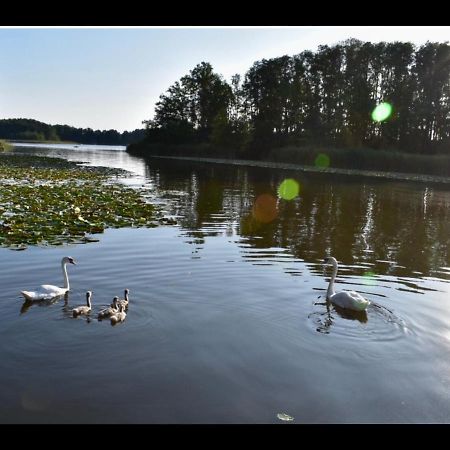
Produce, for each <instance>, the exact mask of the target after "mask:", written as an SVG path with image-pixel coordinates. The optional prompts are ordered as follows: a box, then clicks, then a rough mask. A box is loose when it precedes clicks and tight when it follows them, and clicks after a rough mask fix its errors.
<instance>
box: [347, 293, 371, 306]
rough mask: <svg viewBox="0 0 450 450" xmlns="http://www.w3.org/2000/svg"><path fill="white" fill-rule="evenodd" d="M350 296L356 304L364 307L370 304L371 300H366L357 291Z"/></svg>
mask: <svg viewBox="0 0 450 450" xmlns="http://www.w3.org/2000/svg"><path fill="white" fill-rule="evenodd" d="M349 294H350V295H351V296H352V298H353V300H354V301H355V302H358V303H361V304H363V305H367V304H370V302H369V300H366V299H365V298H364V297H363V296H362V295H361V294H359V293H358V292H355V291H350V292H349Z"/></svg>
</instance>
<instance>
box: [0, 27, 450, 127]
mask: <svg viewBox="0 0 450 450" xmlns="http://www.w3.org/2000/svg"><path fill="white" fill-rule="evenodd" d="M348 38H356V39H360V40H362V41H370V42H380V41H386V42H389V41H409V42H413V43H414V44H416V45H422V44H424V43H425V42H427V41H432V42H446V41H450V26H434V27H427V26H422V27H417V26H415V27H412V26H402V27H399V26H379V27H373V26H370V27H369V26H365V27H362V26H359V27H357V26H353V27H343V26H341V27H334V26H323V27H317V26H314V27H305V26H302V27H287V26H285V27H92V28H88V27H66V28H62V27H52V28H49V27H47V28H45V27H21V28H19V27H0V119H7V118H18V117H23V118H29V119H35V120H39V121H42V122H46V123H50V124H66V125H71V126H74V127H80V128H93V129H100V130H106V129H116V130H118V131H120V132H123V131H124V130H128V131H131V130H134V129H136V128H143V125H142V121H143V120H148V119H151V118H152V117H153V114H154V106H155V103H156V102H157V101H158V98H159V96H160V95H161V94H163V93H164V92H165V91H166V90H167V88H168V87H169V86H170V85H172V84H173V83H174V82H175V81H177V80H179V79H180V78H181V77H182V76H184V75H186V74H188V73H189V71H190V70H192V69H193V68H194V67H195V66H196V65H197V64H199V63H200V62H202V61H205V62H209V63H211V64H212V66H213V69H214V71H215V72H216V73H219V74H221V75H222V76H223V77H224V78H225V79H226V80H227V81H230V80H231V76H232V75H234V74H236V73H239V74H240V75H242V76H243V75H244V74H245V72H246V71H247V70H248V69H249V68H250V67H251V65H252V64H253V63H254V62H255V61H258V60H261V59H263V58H266V59H267V58H274V57H278V56H283V55H290V56H292V55H295V54H298V53H300V52H302V51H304V50H312V51H315V50H317V47H318V46H319V45H324V44H327V45H333V44H336V43H337V42H339V41H342V40H345V39H348Z"/></svg>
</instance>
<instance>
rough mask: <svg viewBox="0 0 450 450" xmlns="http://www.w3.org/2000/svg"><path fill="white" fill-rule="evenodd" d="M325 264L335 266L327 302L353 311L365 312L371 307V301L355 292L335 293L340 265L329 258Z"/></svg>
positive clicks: (325, 260) (334, 259)
mask: <svg viewBox="0 0 450 450" xmlns="http://www.w3.org/2000/svg"><path fill="white" fill-rule="evenodd" d="M323 262H324V264H327V263H328V264H332V265H333V274H332V275H331V280H330V284H329V285H328V290H327V300H330V302H331V303H334V304H335V305H338V306H340V307H341V308H347V309H352V310H354V311H364V310H365V309H366V308H367V307H368V306H369V305H370V302H369V300H366V299H365V298H364V297H363V296H362V295H361V294H358V293H357V292H355V291H342V292H335V290H334V279H335V278H336V274H337V270H338V263H337V261H336V258H333V257H332V256H329V257H328V258H325V259H324V260H323Z"/></svg>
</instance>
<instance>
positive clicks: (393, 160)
mask: <svg viewBox="0 0 450 450" xmlns="http://www.w3.org/2000/svg"><path fill="white" fill-rule="evenodd" d="M127 151H128V152H129V153H130V154H133V155H138V156H147V155H148V156H151V155H161V156H164V155H167V156H183V157H187V156H189V157H201V158H228V159H238V160H239V159H247V160H248V159H252V160H257V161H262V160H258V159H256V157H253V158H249V157H248V156H247V157H245V158H244V157H242V156H241V155H242V153H241V154H239V153H238V152H234V151H232V150H227V149H219V148H213V147H212V146H211V145H208V144H198V145H157V144H147V143H146V142H145V141H143V142H140V143H137V144H132V145H129V146H128V147H127ZM263 161H264V162H279V163H289V164H299V165H303V166H311V167H321V168H337V169H347V170H360V171H384V172H398V173H410V174H418V175H436V176H441V177H448V176H450V154H449V155H420V154H411V153H404V152H399V151H395V150H392V151H390V150H389V151H388V150H374V149H370V148H355V149H343V148H330V147H319V146H303V147H294V146H289V147H280V148H274V149H271V150H270V151H268V152H267V156H266V157H265V158H264V160H263Z"/></svg>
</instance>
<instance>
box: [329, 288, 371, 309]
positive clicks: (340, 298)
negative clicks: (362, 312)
mask: <svg viewBox="0 0 450 450" xmlns="http://www.w3.org/2000/svg"><path fill="white" fill-rule="evenodd" d="M330 300H331V302H332V303H334V304H336V305H338V306H341V307H342V308H350V309H355V308H356V309H365V308H367V306H369V305H370V302H369V301H368V300H366V299H365V298H364V297H363V296H362V295H361V294H358V292H355V291H342V292H337V293H336V294H334V295H332V296H331V297H330Z"/></svg>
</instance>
